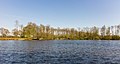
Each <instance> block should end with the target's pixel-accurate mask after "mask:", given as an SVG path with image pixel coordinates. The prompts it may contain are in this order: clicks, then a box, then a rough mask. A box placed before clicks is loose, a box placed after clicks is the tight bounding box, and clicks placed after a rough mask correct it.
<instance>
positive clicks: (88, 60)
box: [0, 40, 120, 64]
mask: <svg viewBox="0 0 120 64" xmlns="http://www.w3.org/2000/svg"><path fill="white" fill-rule="evenodd" d="M0 64H120V41H117V40H114V41H112V40H110V41H107V40H105V41H100V40H50V41H0Z"/></svg>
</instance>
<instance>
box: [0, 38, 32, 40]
mask: <svg viewBox="0 0 120 64" xmlns="http://www.w3.org/2000/svg"><path fill="white" fill-rule="evenodd" d="M0 40H32V39H31V38H0Z"/></svg>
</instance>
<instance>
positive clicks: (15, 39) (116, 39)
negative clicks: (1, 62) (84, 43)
mask: <svg viewBox="0 0 120 64" xmlns="http://www.w3.org/2000/svg"><path fill="white" fill-rule="evenodd" d="M0 40H39V41H43V40H47V39H43V40H41V39H32V38H7V37H6V38H0ZM48 40H49V39H48ZM53 40H73V39H53ZM77 40H79V39H77ZM85 40H86V39H85ZM105 40H107V39H105ZM111 40H112V39H111ZM113 40H114V39H113ZM116 40H117V39H116Z"/></svg>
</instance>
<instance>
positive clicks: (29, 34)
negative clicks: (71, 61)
mask: <svg viewBox="0 0 120 64" xmlns="http://www.w3.org/2000/svg"><path fill="white" fill-rule="evenodd" d="M0 34H1V36H0V38H31V39H33V40H120V25H115V26H110V27H106V26H105V25H103V26H102V27H96V26H93V27H83V28H77V29H75V28H60V27H57V28H54V27H51V26H50V25H46V26H45V25H43V24H40V25H37V24H35V23H33V22H28V24H27V25H26V26H23V25H19V22H18V21H16V22H15V28H14V29H13V30H12V31H11V32H10V31H9V30H8V29H6V28H4V27H2V28H0ZM10 34H11V35H10Z"/></svg>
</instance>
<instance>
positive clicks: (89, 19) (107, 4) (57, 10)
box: [0, 0, 120, 29]
mask: <svg viewBox="0 0 120 64" xmlns="http://www.w3.org/2000/svg"><path fill="white" fill-rule="evenodd" d="M16 20H18V21H19V23H20V24H23V25H26V24H27V23H28V22H35V23H37V24H38V25H40V24H44V25H48V24H49V25H51V26H53V27H86V26H87V27H91V26H98V27H101V26H103V25H106V26H111V25H118V24H120V0H0V27H6V28H9V29H12V28H14V25H15V21H16Z"/></svg>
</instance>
